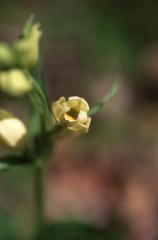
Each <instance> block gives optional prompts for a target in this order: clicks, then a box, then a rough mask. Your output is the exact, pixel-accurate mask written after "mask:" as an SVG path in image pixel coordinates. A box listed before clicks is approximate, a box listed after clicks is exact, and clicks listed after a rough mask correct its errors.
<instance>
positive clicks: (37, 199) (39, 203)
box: [33, 159, 44, 233]
mask: <svg viewBox="0 0 158 240" xmlns="http://www.w3.org/2000/svg"><path fill="white" fill-rule="evenodd" d="M33 170H34V172H33V177H34V178H33V181H34V208H35V230H36V233H37V232H39V230H40V229H41V228H42V226H43V224H44V195H43V171H44V169H43V164H42V160H41V159H37V161H36V162H35V165H34V169H33Z"/></svg>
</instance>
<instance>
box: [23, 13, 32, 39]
mask: <svg viewBox="0 0 158 240" xmlns="http://www.w3.org/2000/svg"><path fill="white" fill-rule="evenodd" d="M34 18H35V17H34V15H33V14H31V15H30V16H29V18H28V19H27V21H26V23H25V26H24V27H23V30H22V33H21V36H20V37H22V38H25V37H27V36H28V35H29V33H30V31H31V28H32V25H33V22H34Z"/></svg>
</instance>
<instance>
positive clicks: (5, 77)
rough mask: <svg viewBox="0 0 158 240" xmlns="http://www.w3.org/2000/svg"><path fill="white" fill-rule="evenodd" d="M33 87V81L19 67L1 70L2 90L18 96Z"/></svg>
mask: <svg viewBox="0 0 158 240" xmlns="http://www.w3.org/2000/svg"><path fill="white" fill-rule="evenodd" d="M31 88H32V83H31V81H30V80H29V79H28V78H27V76H26V74H25V73H24V72H23V71H21V70H19V69H12V70H8V71H1V72H0V90H1V91H3V92H4V93H7V94H9V95H11V96H14V97H18V96H21V95H23V94H25V93H27V92H29V91H30V90H31Z"/></svg>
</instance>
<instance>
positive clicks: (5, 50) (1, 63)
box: [0, 42, 15, 67]
mask: <svg viewBox="0 0 158 240" xmlns="http://www.w3.org/2000/svg"><path fill="white" fill-rule="evenodd" d="M14 62H15V56H14V51H13V49H12V48H11V47H10V46H9V45H7V44H6V43H3V42H0V67H10V66H13V64H14Z"/></svg>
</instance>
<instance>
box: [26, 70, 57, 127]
mask: <svg viewBox="0 0 158 240" xmlns="http://www.w3.org/2000/svg"><path fill="white" fill-rule="evenodd" d="M26 73H27V76H28V77H29V78H30V80H31V81H32V84H33V88H32V91H31V92H30V99H31V101H32V104H33V105H34V107H35V109H36V111H37V112H38V113H39V114H41V115H43V119H44V125H45V128H46V130H49V129H52V127H53V121H52V116H51V113H50V111H49V107H48V103H47V99H46V96H45V94H44V92H43V90H42V88H41V87H40V85H39V83H38V82H37V81H36V80H35V79H34V78H33V77H32V76H31V74H30V73H29V72H26Z"/></svg>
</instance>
